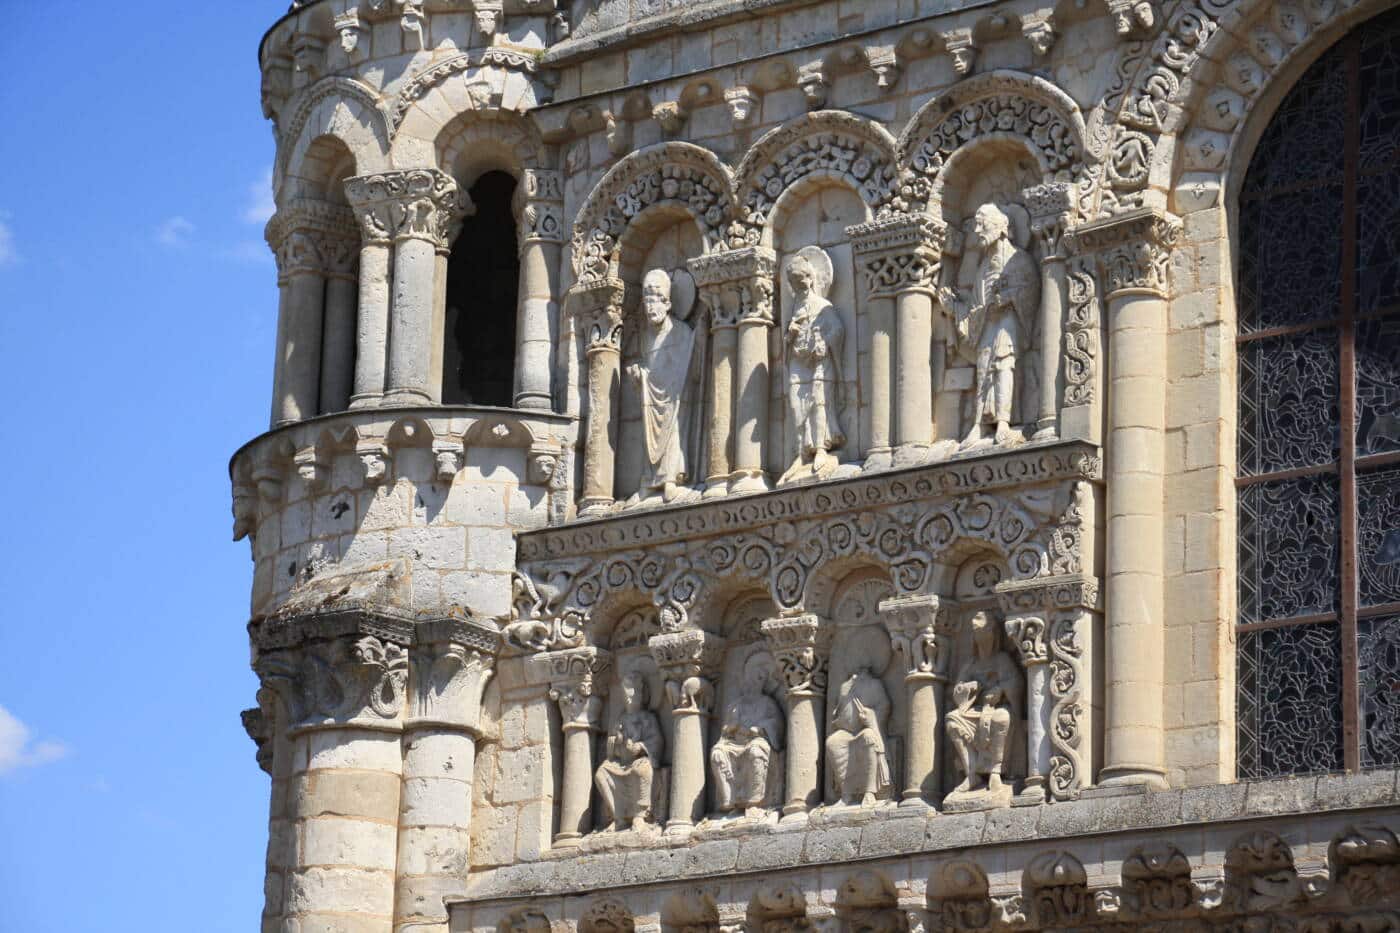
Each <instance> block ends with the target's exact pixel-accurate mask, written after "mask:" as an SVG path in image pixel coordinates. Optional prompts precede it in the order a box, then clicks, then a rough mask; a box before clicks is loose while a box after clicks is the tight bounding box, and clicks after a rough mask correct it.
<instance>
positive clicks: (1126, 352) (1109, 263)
mask: <svg viewBox="0 0 1400 933" xmlns="http://www.w3.org/2000/svg"><path fill="white" fill-rule="evenodd" d="M1180 233H1181V226H1180V224H1179V222H1178V221H1176V219H1175V218H1173V217H1171V216H1169V215H1166V214H1162V213H1160V212H1158V211H1156V210H1155V209H1150V208H1143V209H1140V210H1135V211H1130V212H1128V213H1125V214H1120V215H1118V216H1116V217H1112V218H1108V219H1106V220H1102V221H1095V222H1094V223H1091V224H1087V225H1084V226H1081V227H1078V228H1076V230H1075V234H1074V236H1075V241H1076V246H1077V249H1078V251H1079V252H1081V253H1085V254H1089V253H1092V254H1094V255H1096V256H1097V257H1098V261H1099V265H1100V268H1101V276H1102V280H1103V285H1104V293H1105V299H1106V302H1107V308H1108V311H1107V314H1108V322H1107V324H1108V361H1109V390H1108V441H1107V444H1106V445H1105V448H1106V451H1105V452H1106V457H1105V463H1106V467H1105V481H1106V484H1107V488H1108V523H1107V528H1108V548H1107V564H1106V575H1107V612H1108V617H1107V633H1106V641H1107V645H1106V648H1107V663H1108V670H1107V683H1108V696H1107V715H1108V723H1107V730H1106V737H1107V743H1108V745H1107V749H1106V756H1105V760H1104V769H1103V775H1102V778H1101V781H1100V783H1105V784H1148V785H1154V786H1162V785H1164V783H1165V780H1164V775H1165V773H1166V768H1165V747H1164V742H1165V737H1164V736H1165V733H1164V723H1163V697H1162V689H1163V677H1164V673H1165V672H1164V653H1165V648H1166V646H1165V628H1164V625H1165V623H1164V620H1163V617H1162V613H1163V586H1164V582H1163V572H1164V567H1163V536H1164V534H1165V521H1164V516H1163V509H1164V505H1163V496H1164V491H1165V484H1164V480H1163V464H1164V462H1165V459H1166V394H1167V373H1166V361H1167V346H1166V319H1167V294H1168V287H1169V281H1168V270H1169V264H1170V259H1171V250H1172V248H1173V246H1174V245H1175V244H1176V242H1177V240H1178V239H1179V237H1180Z"/></svg>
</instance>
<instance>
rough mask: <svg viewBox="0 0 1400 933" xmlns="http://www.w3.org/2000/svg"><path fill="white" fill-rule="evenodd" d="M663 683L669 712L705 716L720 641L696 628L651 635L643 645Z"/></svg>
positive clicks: (721, 651)
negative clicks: (647, 650) (649, 650)
mask: <svg viewBox="0 0 1400 933" xmlns="http://www.w3.org/2000/svg"><path fill="white" fill-rule="evenodd" d="M647 646H648V647H649V648H650V649H651V656H652V657H653V658H655V659H656V666H657V667H658V668H660V669H661V676H662V677H664V678H665V681H666V698H667V700H669V701H670V704H671V710H672V712H673V713H692V714H704V715H709V713H710V711H711V709H712V708H713V707H714V699H715V689H714V681H713V678H714V674H715V672H716V671H718V670H719V666H720V662H721V660H722V659H723V656H724V639H723V638H720V637H719V636H718V635H712V634H711V633H709V632H704V631H700V630H698V629H690V630H687V631H684V632H666V633H663V634H661V635H653V636H652V637H651V638H650V639H649V640H648V642H647Z"/></svg>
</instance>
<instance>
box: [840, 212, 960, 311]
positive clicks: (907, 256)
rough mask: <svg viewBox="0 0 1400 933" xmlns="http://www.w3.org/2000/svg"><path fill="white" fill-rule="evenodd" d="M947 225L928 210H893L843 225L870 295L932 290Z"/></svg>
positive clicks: (934, 284) (934, 286) (935, 283)
mask: <svg viewBox="0 0 1400 933" xmlns="http://www.w3.org/2000/svg"><path fill="white" fill-rule="evenodd" d="M946 232H947V227H946V226H945V225H944V224H943V222H942V221H940V220H938V219H937V218H936V217H933V216H932V215H930V214H896V215H893V216H891V217H886V218H882V219H879V220H873V221H870V222H869V223H863V224H855V225H854V226H850V227H847V228H846V235H847V236H849V237H850V238H851V245H852V247H853V248H854V250H855V253H856V262H857V263H858V265H859V267H860V270H861V272H862V273H864V275H865V287H866V290H867V292H868V294H869V296H870V297H871V298H889V297H893V296H895V295H898V294H900V293H901V292H910V291H922V292H926V293H928V294H930V295H931V294H933V293H934V290H935V289H936V288H937V286H938V275H939V269H940V266H941V264H942V259H943V246H944V237H945V234H946Z"/></svg>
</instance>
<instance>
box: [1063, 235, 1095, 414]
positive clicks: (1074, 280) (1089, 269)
mask: <svg viewBox="0 0 1400 933" xmlns="http://www.w3.org/2000/svg"><path fill="white" fill-rule="evenodd" d="M1065 274H1066V276H1067V278H1068V280H1069V304H1068V307H1066V309H1065V347H1064V361H1065V368H1064V372H1065V405H1066V407H1068V406H1071V405H1088V404H1091V403H1092V402H1093V401H1094V380H1095V378H1096V376H1095V374H1096V372H1097V367H1098V353H1099V351H1098V346H1099V344H1098V342H1099V318H1100V316H1099V296H1098V284H1097V282H1096V281H1095V270H1094V263H1093V261H1092V260H1091V259H1088V258H1085V257H1076V258H1075V259H1072V260H1071V261H1070V263H1069V265H1068V267H1067V269H1066V273H1065Z"/></svg>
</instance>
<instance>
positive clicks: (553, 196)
mask: <svg viewBox="0 0 1400 933" xmlns="http://www.w3.org/2000/svg"><path fill="white" fill-rule="evenodd" d="M521 181H522V185H521V188H520V189H519V190H520V191H522V192H523V194H524V203H523V206H522V207H521V210H520V306H519V310H518V312H517V316H516V324H515V395H514V398H515V407H516V408H535V409H541V410H543V411H549V410H550V409H551V408H553V407H554V393H553V387H552V379H551V376H552V373H553V371H554V365H553V359H552V350H553V346H554V340H553V333H554V329H555V327H556V326H557V321H558V318H559V305H558V302H557V301H556V299H555V296H556V295H558V294H559V258H560V256H559V254H560V249H561V243H562V240H563V236H564V221H563V214H564V186H563V181H562V180H561V178H560V176H559V173H558V172H556V171H551V170H547V169H537V168H532V169H526V170H525V173H524V177H523V178H522V179H521Z"/></svg>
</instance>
